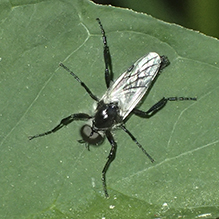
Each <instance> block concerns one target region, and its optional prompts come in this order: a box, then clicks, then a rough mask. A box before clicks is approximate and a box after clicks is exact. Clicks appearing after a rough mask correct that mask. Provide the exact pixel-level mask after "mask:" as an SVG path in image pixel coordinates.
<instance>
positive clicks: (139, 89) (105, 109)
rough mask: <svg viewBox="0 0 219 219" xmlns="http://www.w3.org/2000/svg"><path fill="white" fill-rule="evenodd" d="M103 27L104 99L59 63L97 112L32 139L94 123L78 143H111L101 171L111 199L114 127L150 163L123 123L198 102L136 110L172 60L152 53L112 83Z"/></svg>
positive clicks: (86, 127)
mask: <svg viewBox="0 0 219 219" xmlns="http://www.w3.org/2000/svg"><path fill="white" fill-rule="evenodd" d="M97 21H98V23H99V25H100V29H101V32H102V37H103V44H104V61H105V66H106V67H105V81H106V86H107V88H108V89H107V91H106V93H105V94H104V95H103V97H102V98H101V99H98V98H97V97H96V96H95V95H94V94H93V93H92V92H91V91H90V89H89V88H88V87H87V86H86V85H85V84H84V83H83V82H82V81H81V80H80V79H79V78H78V76H76V75H75V74H74V73H73V72H72V71H70V70H69V69H68V68H67V67H66V66H65V65H63V64H62V63H61V64H60V66H61V67H63V68H64V69H65V70H67V71H68V72H69V73H70V74H71V75H72V76H73V77H74V78H75V79H76V80H77V81H78V82H79V83H80V84H81V86H82V87H84V89H85V90H86V91H87V93H88V94H89V95H90V97H91V98H92V99H94V100H95V101H96V102H97V104H96V109H95V112H94V115H88V114H85V113H78V114H71V115H70V116H68V117H66V118H64V119H62V120H61V122H60V123H59V124H58V125H57V126H56V127H55V128H53V129H52V130H50V131H47V132H44V133H42V134H38V135H34V136H30V137H29V139H30V140H31V139H33V138H37V137H41V136H45V135H48V134H51V133H54V132H56V131H58V130H59V129H61V128H62V127H63V126H66V125H68V124H69V123H71V122H73V121H74V120H85V121H87V120H91V122H92V123H91V124H92V125H91V126H90V125H84V126H82V128H81V136H82V140H80V141H79V142H85V143H88V144H91V145H92V144H93V145H95V144H100V143H102V141H103V139H104V136H106V138H107V139H108V141H109V143H110V144H111V150H110V153H109V155H108V157H107V162H106V164H105V166H104V168H103V170H102V182H103V188H104V193H105V196H106V197H108V192H107V187H106V172H107V170H108V168H109V166H110V164H111V162H112V161H113V160H114V159H115V156H116V150H117V143H116V142H115V140H114V137H113V135H112V133H111V131H112V130H113V129H114V128H115V127H120V128H121V129H122V130H124V131H125V132H126V133H127V134H128V135H129V136H130V137H131V139H132V140H133V141H134V142H135V143H136V144H137V146H138V147H139V148H140V149H141V150H142V151H143V152H144V153H145V154H146V155H147V156H148V158H149V159H150V160H151V162H153V161H154V159H153V158H152V157H151V156H150V155H149V154H148V153H147V152H146V150H145V149H144V148H143V147H142V145H141V144H140V143H139V142H138V141H137V139H136V138H135V137H134V136H133V135H132V134H131V132H130V131H129V130H128V129H127V128H126V127H125V125H124V123H125V120H126V119H127V116H128V115H129V114H130V113H132V114H135V115H137V116H140V117H143V118H149V117H151V116H152V115H154V114H155V113H156V112H158V111H159V110H160V109H162V108H163V107H164V106H165V105H166V103H167V102H168V101H176V100H196V98H190V97H189V98H187V97H179V98H177V97H168V98H165V97H163V98H162V99H161V100H160V101H158V102H157V103H156V104H154V105H153V106H152V107H151V108H150V109H149V110H148V111H146V112H145V111H141V110H139V109H137V108H136V106H137V105H138V103H139V102H140V101H141V99H142V98H143V96H144V95H145V93H146V92H147V91H148V89H149V88H150V86H151V84H152V83H153V80H154V79H155V78H156V76H157V75H158V74H159V72H160V71H161V70H162V69H163V68H164V67H166V66H167V65H169V61H168V59H167V57H165V56H159V55H158V54H157V53H155V52H150V53H149V54H147V55H145V56H143V57H141V58H140V59H138V60H137V61H136V62H135V63H134V64H133V65H131V67H130V68H128V70H127V71H125V72H124V73H123V74H122V75H121V76H120V77H119V78H118V79H117V80H116V81H113V79H112V78H113V73H112V65H111V56H110V52H109V47H108V45H107V39H106V35H105V31H104V29H103V26H102V24H101V22H100V20H99V19H98V18H97Z"/></svg>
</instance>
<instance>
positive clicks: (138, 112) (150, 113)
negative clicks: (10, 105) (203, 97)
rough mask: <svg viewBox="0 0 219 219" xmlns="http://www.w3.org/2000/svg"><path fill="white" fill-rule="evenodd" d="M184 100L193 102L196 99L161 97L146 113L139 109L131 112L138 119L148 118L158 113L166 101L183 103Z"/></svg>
mask: <svg viewBox="0 0 219 219" xmlns="http://www.w3.org/2000/svg"><path fill="white" fill-rule="evenodd" d="M184 100H193V101H196V100H197V98H196V97H167V98H166V97H163V98H162V99H161V100H159V101H158V102H157V103H155V104H154V105H153V106H152V107H151V108H150V109H149V110H148V111H146V112H144V111H142V110H139V109H136V108H135V109H133V110H132V112H133V113H134V114H135V115H136V116H139V117H142V118H150V117H151V116H153V115H154V114H156V113H157V112H158V111H160V110H161V109H162V108H163V107H164V106H165V105H166V104H167V102H168V101H184Z"/></svg>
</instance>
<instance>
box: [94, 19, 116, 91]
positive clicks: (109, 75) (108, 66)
mask: <svg viewBox="0 0 219 219" xmlns="http://www.w3.org/2000/svg"><path fill="white" fill-rule="evenodd" d="M96 20H97V21H98V23H99V25H100V29H101V33H102V37H103V57H104V62H105V81H106V87H107V88H108V87H109V86H110V82H111V81H113V71H112V62H111V56H110V51H109V47H108V45H107V40H106V34H105V31H104V29H103V25H102V24H101V22H100V19H99V18H97V19H96Z"/></svg>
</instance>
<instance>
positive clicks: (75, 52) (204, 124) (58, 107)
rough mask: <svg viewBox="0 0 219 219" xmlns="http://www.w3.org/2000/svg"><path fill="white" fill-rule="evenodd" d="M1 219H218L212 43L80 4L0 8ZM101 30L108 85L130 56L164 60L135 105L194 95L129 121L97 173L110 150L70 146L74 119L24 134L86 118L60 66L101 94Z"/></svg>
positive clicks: (79, 92)
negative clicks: (104, 176)
mask: <svg viewBox="0 0 219 219" xmlns="http://www.w3.org/2000/svg"><path fill="white" fill-rule="evenodd" d="M0 8H1V9H0V10H1V13H0V14H1V15H0V19H1V22H0V25H1V26H0V27H1V28H0V29H1V33H0V39H1V47H0V60H1V61H0V70H1V71H0V72H1V78H0V83H1V87H0V89H1V91H0V92H1V99H0V104H1V108H0V109H1V112H0V116H1V120H0V121H1V125H0V129H1V130H0V136H1V138H0V139H1V140H0V149H1V155H0V156H1V158H0V160H1V173H0V183H1V187H0V194H1V196H0V203H1V207H0V217H1V218H156V217H159V218H161V217H162V218H177V217H184V218H195V217H200V216H203V215H204V214H206V215H207V214H208V216H209V217H216V216H219V213H218V212H219V210H218V204H216V203H218V197H219V190H218V181H219V169H218V166H219V159H218V152H219V147H218V146H219V138H218V131H219V128H218V127H219V120H218V117H219V111H218V109H219V107H218V92H219V86H218V81H219V74H218V70H219V69H218V68H219V67H218V51H219V43H218V40H216V39H213V38H210V37H207V36H205V35H202V34H200V33H197V32H194V31H191V30H187V29H185V28H182V27H180V26H177V25H174V24H169V23H164V22H162V21H160V20H156V19H154V18H152V17H150V16H147V15H144V14H138V13H135V12H133V11H129V10H127V9H119V8H114V7H110V6H100V5H99V6H98V5H95V4H94V3H92V2H89V1H87V0H63V1H58V0H57V1H40V0H39V1H30V0H23V1H16V0H14V1H10V2H8V1H4V2H1V3H0ZM96 17H99V18H100V19H101V21H102V24H103V26H104V28H105V31H106V34H107V37H108V38H107V39H108V44H109V47H110V51H111V55H112V63H113V70H114V77H115V78H117V77H118V76H119V75H120V74H121V73H122V72H124V71H125V70H126V69H127V68H128V67H129V66H130V65H131V64H132V63H133V62H134V61H136V60H137V59H138V58H139V57H141V56H143V55H145V54H147V53H149V52H152V51H154V52H157V53H159V54H160V55H166V56H168V58H169V60H170V62H171V65H170V66H168V67H167V68H165V69H164V70H163V71H162V73H161V75H160V76H159V78H158V79H157V81H156V83H155V84H154V86H153V89H151V91H150V93H149V95H148V96H147V98H146V99H145V101H144V103H143V104H142V105H141V107H140V108H141V109H142V110H147V109H149V108H150V107H151V106H152V105H153V104H154V103H155V102H157V101H158V100H160V99H161V98H162V97H163V96H165V97H169V96H191V97H194V96H196V97H197V98H198V100H197V101H184V102H169V103H168V104H167V106H166V107H165V108H164V109H163V110H161V111H160V112H159V113H157V114H156V115H155V116H153V117H152V118H150V119H149V120H146V119H141V118H138V117H135V116H131V118H130V120H128V122H127V124H126V127H127V128H128V129H129V130H130V131H131V132H132V134H133V135H134V136H136V138H137V139H138V141H139V142H140V143H141V144H142V145H143V146H144V148H145V149H146V150H147V151H148V153H150V155H151V156H152V157H153V158H154V159H155V162H154V163H153V164H152V163H150V161H149V159H148V158H147V157H146V156H145V155H144V154H143V153H142V152H141V150H139V149H138V147H137V146H136V144H135V143H134V142H132V140H131V139H130V138H129V136H127V134H126V133H124V132H122V131H119V130H115V131H114V134H115V139H116V141H117V144H118V151H117V157H116V159H115V161H114V162H113V163H112V165H111V166H110V169H109V171H108V172H107V185H108V191H109V194H110V198H109V199H105V198H104V194H103V189H102V182H101V171H102V168H103V166H104V164H105V162H106V158H107V156H108V153H109V150H110V144H109V143H108V142H107V141H105V142H104V144H102V145H101V146H99V147H91V151H90V152H89V151H87V149H86V148H85V147H84V146H83V145H80V144H79V143H78V142H77V140H78V139H80V135H79V129H80V127H81V125H82V124H84V123H83V122H79V121H77V122H74V123H73V124H71V125H69V126H68V127H66V128H63V129H61V130H60V131H59V132H57V133H56V134H53V135H49V136H46V137H43V138H38V139H34V140H32V141H28V136H30V135H34V134H37V133H41V132H44V131H47V130H49V129H51V128H53V127H55V126H56V125H57V124H58V123H59V122H60V120H61V119H62V118H64V117H66V116H68V115H70V114H71V113H78V112H85V113H92V112H93V106H92V104H93V100H92V99H91V98H90V97H89V95H88V94H87V93H86V92H85V91H84V89H83V88H82V87H80V85H79V84H78V83H77V82H76V81H75V80H74V78H73V77H72V76H71V75H69V74H68V73H67V72H66V71H64V70H63V69H61V68H59V67H58V64H59V62H64V63H65V65H67V66H68V67H69V68H70V69H72V70H73V71H74V72H75V73H76V74H77V75H78V76H79V77H80V79H81V80H82V81H84V82H85V83H86V84H87V86H88V87H89V88H90V89H91V90H92V91H93V93H95V94H96V95H98V96H99V97H101V95H102V94H103V93H104V92H105V90H106V88H105V83H104V62H103V51H102V49H103V44H102V38H101V32H100V28H99V26H98V24H97V22H96V20H95V19H96Z"/></svg>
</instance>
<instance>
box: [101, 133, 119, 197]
mask: <svg viewBox="0 0 219 219" xmlns="http://www.w3.org/2000/svg"><path fill="white" fill-rule="evenodd" d="M106 137H107V139H108V141H109V142H110V144H111V146H112V147H111V150H110V153H109V155H108V157H107V158H108V160H107V162H106V164H105V166H104V168H103V170H102V182H103V190H104V193H105V196H106V198H107V197H109V195H108V192H107V187H106V172H107V170H108V168H109V166H110V164H111V163H112V161H113V160H114V159H115V157H116V150H117V144H116V142H115V140H114V138H113V135H112V133H111V132H110V131H106Z"/></svg>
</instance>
